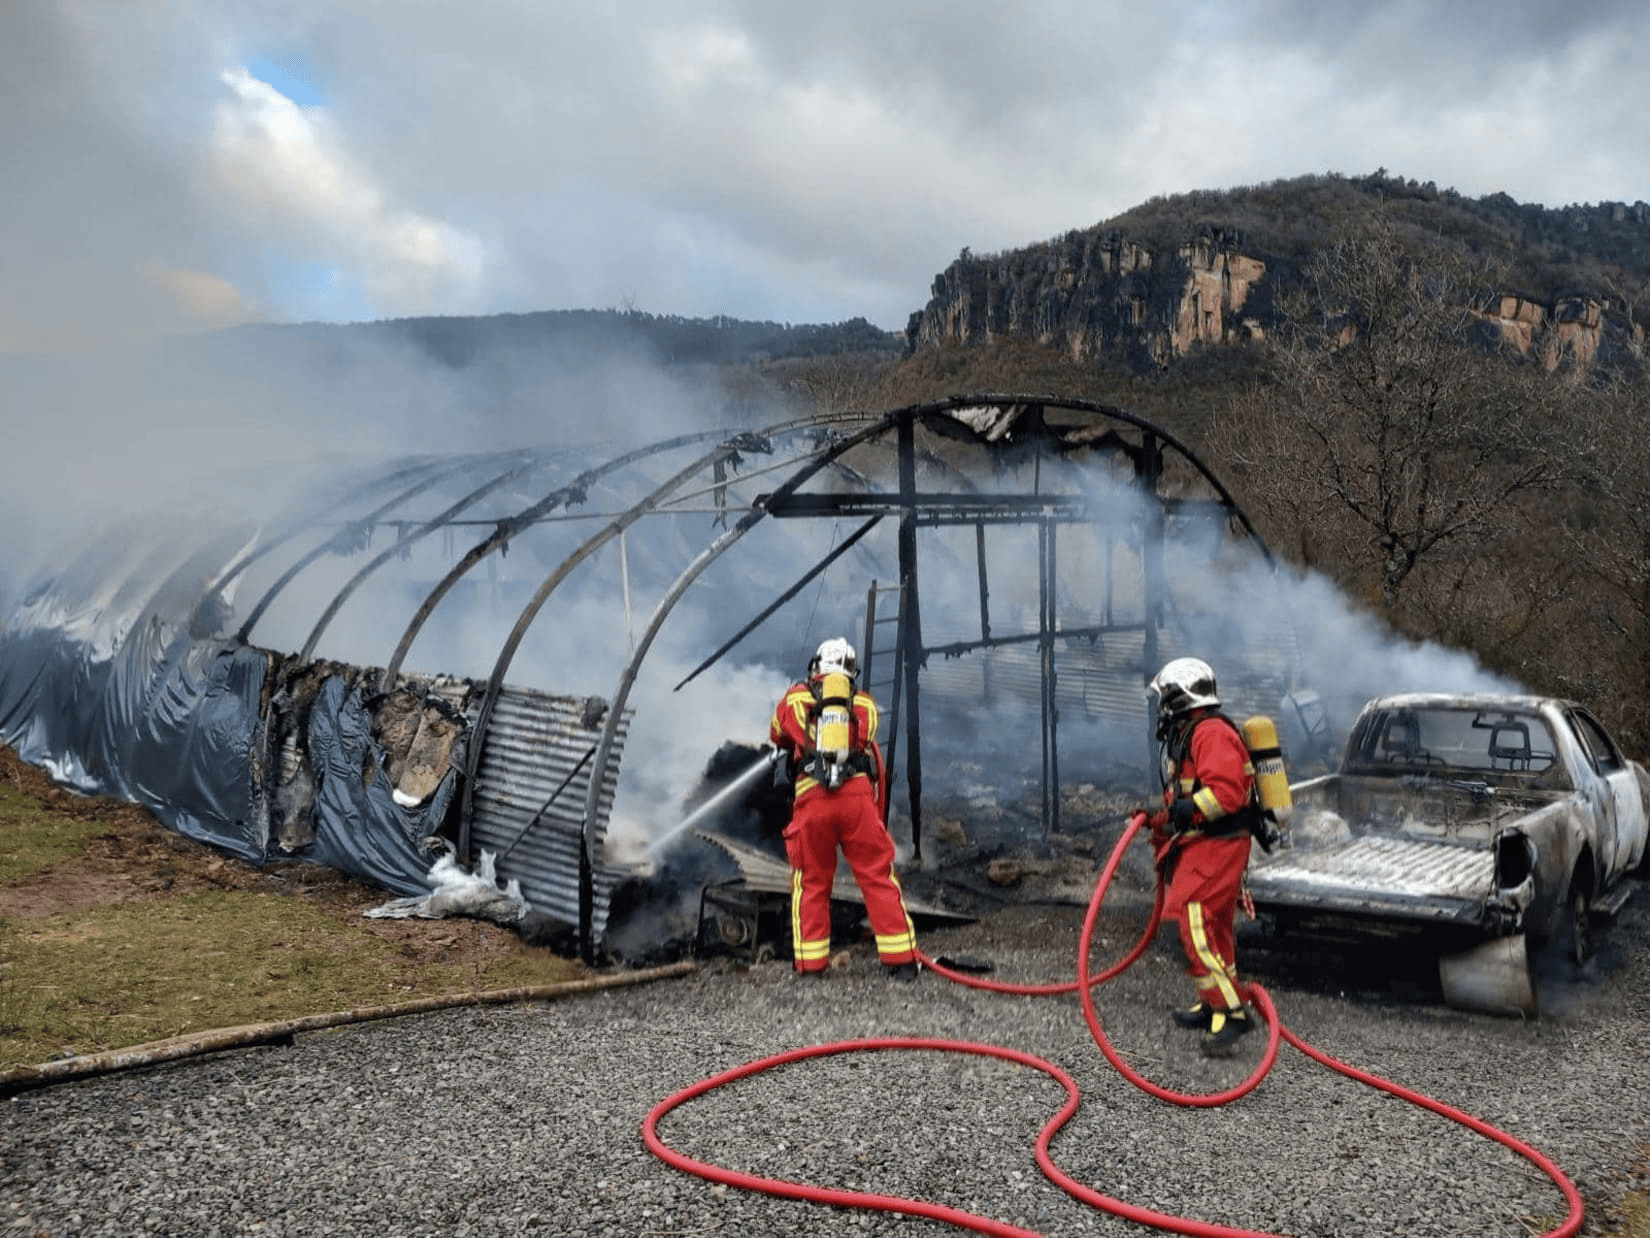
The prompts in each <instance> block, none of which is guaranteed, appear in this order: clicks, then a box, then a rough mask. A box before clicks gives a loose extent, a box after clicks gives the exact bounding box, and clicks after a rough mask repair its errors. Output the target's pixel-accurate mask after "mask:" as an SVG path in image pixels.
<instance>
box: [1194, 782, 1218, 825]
mask: <svg viewBox="0 0 1650 1238" xmlns="http://www.w3.org/2000/svg"><path fill="white" fill-rule="evenodd" d="M1192 803H1194V804H1196V805H1197V806H1198V810H1199V811H1200V812H1202V813H1203V819H1204V820H1205V821H1214V820H1216V819H1217V818H1219V817H1224V816H1225V815H1226V810H1225V809H1224V808H1222V807H1221V806H1220V801H1219V800H1218V799H1216V798H1215V793H1214V792H1213V791H1211V790H1209V788H1208V787H1204V788H1202V789H1201V790H1199V791H1197V792H1195V793H1194V794H1193V796H1192Z"/></svg>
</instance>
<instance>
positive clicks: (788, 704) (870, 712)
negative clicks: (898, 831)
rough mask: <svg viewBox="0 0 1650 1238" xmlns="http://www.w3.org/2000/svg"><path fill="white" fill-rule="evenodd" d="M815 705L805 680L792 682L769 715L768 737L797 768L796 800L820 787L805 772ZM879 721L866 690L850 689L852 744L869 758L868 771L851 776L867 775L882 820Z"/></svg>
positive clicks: (884, 780) (884, 785)
mask: <svg viewBox="0 0 1650 1238" xmlns="http://www.w3.org/2000/svg"><path fill="white" fill-rule="evenodd" d="M814 706H815V700H814V694H813V689H812V688H811V687H810V686H809V685H808V683H807V681H806V680H800V681H798V682H796V683H793V684H792V685H791V686H790V687H789V688H787V689H786V690H785V696H784V698H783V699H782V700H781V701H780V702H779V706H778V708H777V709H775V710H774V712H773V718H772V720H771V721H770V722H769V723H768V739H769V741H770V742H771V743H772V744H773V745H774V747H776V748H782V749H784V750H785V752H786V753H787V754H788V755H789V756H790V758H791V762H792V768H793V769H795V770H796V771H797V779H796V799H797V802H798V803H800V802H801V801H802V798H803V797H804V796H806V795H811V794H814V793H816V792H818V791H819V790H820V786H819V782H818V780H817V779H815V778H814V777H813V776H812V775H811V774H809V773H808V772H807V764H808V760H809V758H810V757H811V756H812V754H813V748H814V739H813V735H812V733H811V732H810V730H809V727H810V723H811V721H812V716H813V709H814ZM881 724H882V715H881V713H880V712H879V711H878V709H877V703H876V701H875V700H874V699H872V697H871V694H870V693H869V692H861V691H858V690H857V689H856V690H855V692H854V705H853V732H854V748H855V750H856V751H863V752H864V753H865V755H866V757H867V759H868V760H869V762H870V765H871V771H870V773H869V774H855V775H854V776H853V778H850V779H849V780H848V781H849V782H852V781H853V780H854V778H866V777H868V778H870V780H871V785H872V786H873V788H874V789H875V791H876V801H877V812H878V814H879V815H880V816H881V817H882V819H883V820H884V821H886V820H887V819H888V770H887V767H886V766H885V765H884V764H883V761H882V747H881V745H879V744H878V743H877V728H878V727H879V726H880V725H881Z"/></svg>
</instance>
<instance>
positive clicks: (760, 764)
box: [642, 748, 780, 861]
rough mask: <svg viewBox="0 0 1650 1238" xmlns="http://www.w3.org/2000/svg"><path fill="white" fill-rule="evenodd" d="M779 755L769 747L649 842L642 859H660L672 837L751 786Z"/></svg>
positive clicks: (776, 750) (777, 750) (775, 749)
mask: <svg viewBox="0 0 1650 1238" xmlns="http://www.w3.org/2000/svg"><path fill="white" fill-rule="evenodd" d="M779 757H780V751H779V749H777V748H769V749H768V750H767V752H765V753H763V754H762V755H761V756H760V757H758V758H757V760H756V761H755V762H754V763H753V764H752V765H750V766H749V767H748V768H747V769H746V770H745V771H744V772H743V773H741V774H740V775H739V776H738V777H737V778H735V779H734V780H733V781H732V782H730V783H728V785H727V786H725V787H723V788H722V789H721V790H720V791H718V792H717V793H716V794H715V795H713V796H711V797H710V798H709V799H708V800H706V801H705V802H704V803H703V804H700V805H699V807H697V808H695V809H694V810H693V811H692V812H690V813H689V814H688V815H687V816H686V817H684V818H683V819H682V820H681V822H680V823H678V824H677V825H674V826H672V827H671V828H670V829H669V830H667V831H666V832H665V833H664V834H662V835H660V836H659V837H658V838H657V839H655V840H654V841H653V842H651V843H649V844H648V846H647V849H646V850H645V851H643V852H642V859H643V860H644V861H649V860H656V859H658V858H659V856H660V855H661V854H662V853H663V852H664V850H665V847H666V845H667V844H668V843H670V842H671V840H672V839H674V838H676V837H677V836H678V835H680V834H681V833H682V832H683V831H684V830H688V829H691V828H692V827H693V826H694V825H695V824H697V823H698V822H700V821H702V820H704V819H705V818H706V817H708V816H709V815H710V814H711V813H712V812H714V811H715V810H716V809H718V808H720V807H721V806H722V805H723V804H725V803H726V802H727V801H728V800H729V799H731V798H733V796H734V795H735V794H737V793H738V792H740V791H743V790H744V789H745V788H746V787H748V786H750V785H751V783H753V782H755V781H756V779H757V777H758V775H760V774H761V773H762V772H763V771H764V770H767V769H768V768H770V767H771V766H772V765H773V764H774V763H775V762H776V761H778V760H779Z"/></svg>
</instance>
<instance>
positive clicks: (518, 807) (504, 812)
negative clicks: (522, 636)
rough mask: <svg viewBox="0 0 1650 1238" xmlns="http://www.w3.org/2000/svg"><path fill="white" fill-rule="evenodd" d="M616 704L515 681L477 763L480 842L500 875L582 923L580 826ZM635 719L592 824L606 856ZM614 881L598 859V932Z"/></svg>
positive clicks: (616, 743)
mask: <svg viewBox="0 0 1650 1238" xmlns="http://www.w3.org/2000/svg"><path fill="white" fill-rule="evenodd" d="M606 709H607V703H606V702H605V701H602V700H600V699H592V698H588V697H567V696H552V695H550V694H549V693H546V692H535V691H531V690H529V689H525V688H512V687H508V686H506V687H505V688H504V689H503V690H502V691H501V692H500V693H499V699H498V702H497V704H496V705H495V706H494V707H493V715H492V719H491V721H490V722H489V724H488V731H487V736H486V746H485V747H484V748H483V749H482V751H481V761H480V764H479V766H478V767H477V769H476V787H475V795H474V800H473V816H472V817H471V820H470V845H471V848H472V849H473V850H474V851H475V852H476V853H477V854H479V853H480V852H481V851H483V850H486V851H491V852H493V853H494V854H495V855H496V856H498V861H497V868H496V871H497V874H498V877H499V879H500V880H501V881H506V880H509V879H510V878H515V879H516V880H518V881H520V882H521V892H522V894H523V896H524V897H525V898H526V899H527V902H528V903H529V904H530V905H531V906H532V908H533V909H534V910H535V911H542V912H544V913H545V914H547V915H551V916H555V917H556V918H557V919H560V920H563V921H565V922H566V923H569V924H577V923H578V922H579V835H580V832H581V830H582V829H583V826H584V804H585V799H586V798H587V796H588V795H589V790H590V775H591V765H592V764H593V763H594V760H593V753H594V749H595V747H596V743H597V740H598V739H599V738H600V736H601V728H602V720H603V718H604V717H605V715H606ZM629 727H630V716H629V713H628V711H627V713H626V716H625V717H624V718H623V719H622V720H621V722H620V725H619V728H618V730H617V731H616V733H615V734H614V740H613V755H612V759H611V760H610V761H609V763H608V770H607V777H606V778H605V779H604V780H603V783H602V788H601V794H600V796H599V798H598V799H597V812H596V820H595V821H594V822H592V823H591V853H592V854H593V855H595V856H598V857H599V856H600V855H601V854H602V841H603V839H604V838H605V837H606V835H607V821H608V816H609V814H610V813H611V812H612V809H613V796H614V792H615V790H616V789H617V786H618V780H619V758H620V755H621V754H622V752H623V749H624V740H625V737H626V735H627V734H628V733H629ZM535 817H536V818H537V820H536V821H535V819H534V818H535ZM529 826H531V828H529ZM614 881H615V874H614V872H613V871H612V870H610V869H607V868H605V867H603V866H601V865H598V866H597V869H596V873H595V879H594V883H593V884H594V914H593V916H592V921H591V932H592V933H593V934H594V935H595V936H596V937H598V938H599V937H600V936H601V935H602V933H604V932H605V931H606V928H607V913H608V906H609V903H610V900H611V895H612V891H613V886H614Z"/></svg>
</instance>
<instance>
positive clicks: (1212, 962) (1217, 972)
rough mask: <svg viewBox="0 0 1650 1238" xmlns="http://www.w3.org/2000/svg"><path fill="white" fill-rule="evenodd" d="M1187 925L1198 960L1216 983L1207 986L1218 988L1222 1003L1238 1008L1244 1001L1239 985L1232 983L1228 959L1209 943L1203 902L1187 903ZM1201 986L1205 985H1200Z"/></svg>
mask: <svg viewBox="0 0 1650 1238" xmlns="http://www.w3.org/2000/svg"><path fill="white" fill-rule="evenodd" d="M1186 925H1187V928H1188V929H1190V931H1191V938H1192V948H1193V949H1194V950H1196V951H1197V957H1198V961H1199V962H1201V963H1202V964H1203V966H1204V967H1206V968H1208V969H1209V979H1210V980H1212V981H1213V982H1214V983H1213V984H1209V985H1208V986H1207V987H1208V988H1211V989H1216V990H1218V991H1219V993H1220V996H1221V1005H1223V1006H1225V1007H1226V1009H1228V1010H1236V1009H1237V1008H1238V1007H1239V1006H1241V1005H1242V1004H1243V1003H1242V1001H1241V1000H1240V999H1239V998H1238V993H1237V986H1236V985H1234V984H1233V983H1232V976H1231V973H1230V972H1228V971H1227V970H1226V960H1225V959H1223V958H1221V957H1220V955H1218V954H1216V953H1215V952H1214V950H1213V948H1212V947H1211V946H1210V945H1209V933H1208V930H1207V929H1206V928H1205V927H1204V924H1203V904H1202V903H1187V904H1186ZM1199 987H1200V988H1202V987H1204V985H1201V984H1200V985H1199Z"/></svg>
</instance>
